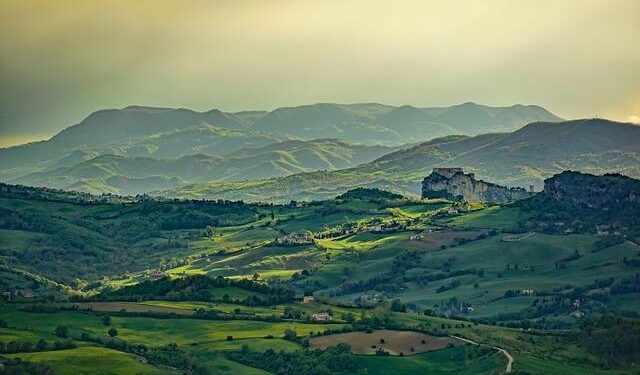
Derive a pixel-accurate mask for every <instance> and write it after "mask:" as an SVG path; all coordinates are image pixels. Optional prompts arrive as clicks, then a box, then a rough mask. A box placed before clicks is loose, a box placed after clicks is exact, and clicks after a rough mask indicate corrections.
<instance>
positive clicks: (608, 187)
mask: <svg viewBox="0 0 640 375" xmlns="http://www.w3.org/2000/svg"><path fill="white" fill-rule="evenodd" d="M543 194H544V196H545V197H546V198H547V199H553V200H555V201H557V202H561V203H564V204H572V205H582V206H585V207H588V208H596V209H603V210H610V209H615V210H620V209H625V208H627V207H631V206H634V207H637V208H638V209H639V210H640V180H636V179H634V178H631V177H627V176H623V175H621V174H605V175H604V176H594V175H591V174H588V173H580V172H573V171H564V172H562V173H560V174H557V175H555V176H553V177H551V178H548V179H546V180H545V181H544V191H543ZM638 214H639V215H640V212H639V213H638Z"/></svg>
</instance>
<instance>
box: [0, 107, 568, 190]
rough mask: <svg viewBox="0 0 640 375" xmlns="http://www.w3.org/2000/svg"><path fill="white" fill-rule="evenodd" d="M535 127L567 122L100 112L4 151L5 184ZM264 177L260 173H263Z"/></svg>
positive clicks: (413, 112) (366, 114) (521, 112)
mask: <svg viewBox="0 0 640 375" xmlns="http://www.w3.org/2000/svg"><path fill="white" fill-rule="evenodd" d="M479 113H481V114H482V119H480V118H479V117H478V115H479ZM535 120H538V121H541V120H542V121H556V120H559V118H558V117H556V116H554V115H553V114H551V113H549V112H548V111H546V110H544V109H542V108H539V107H535V106H521V105H516V106H512V107H500V108H498V107H487V106H480V105H476V104H473V103H467V104H463V105H460V106H453V107H448V108H431V109H428V108H427V109H420V108H414V107H408V106H402V107H393V106H387V105H381V104H348V105H342V104H314V105H308V106H300V107H294V108H278V109H276V110H274V111H271V112H264V111H243V112H236V113H225V112H221V111H219V110H217V109H214V110H210V111H206V112H195V111H192V110H188V109H173V108H154V107H142V106H130V107H126V108H123V109H107V110H100V111H97V112H94V113H92V114H91V115H89V116H88V117H87V118H85V119H84V120H82V121H81V122H80V123H78V124H76V125H73V126H70V127H69V128H67V129H65V130H63V131H61V132H60V133H58V134H56V135H55V136H54V137H52V138H51V139H49V140H46V141H41V142H35V143H31V144H26V145H21V146H15V147H9V148H1V149H0V180H2V181H5V182H7V181H13V180H16V179H17V178H19V177H23V176H25V175H27V174H30V173H34V172H47V171H51V170H54V169H57V168H60V167H70V166H72V165H74V164H77V163H80V162H82V161H86V160H89V159H91V158H94V157H96V156H98V155H105V154H115V155H121V156H127V157H153V158H162V159H164V158H169V159H177V158H181V157H184V156H190V155H195V154H205V155H209V156H221V155H225V154H229V153H233V152H236V151H239V150H241V149H244V148H260V147H264V146H267V145H269V144H273V143H277V142H281V141H289V140H295V139H303V140H315V139H325V138H332V139H341V140H343V141H347V142H353V143H358V144H374V145H377V144H387V145H393V146H398V145H401V144H406V143H414V142H417V141H422V140H427V139H430V138H433V137H435V136H442V135H447V134H455V133H457V134H476V133H478V132H482V131H489V130H492V131H493V130H504V129H508V130H513V129H515V128H517V127H519V126H522V125H524V124H526V123H528V122H530V121H535ZM308 152H310V153H313V152H314V151H313V150H309V151H308ZM324 164H329V163H324ZM324 164H323V163H321V165H320V166H319V167H318V168H322V167H324ZM348 166H350V165H346V166H341V168H343V167H348ZM264 167H265V168H266V170H269V169H273V170H275V171H277V172H274V173H261V174H260V173H257V174H259V175H260V176H256V177H262V178H265V177H269V176H274V175H275V176H279V175H282V174H283V173H285V171H287V172H286V173H290V172H292V171H293V172H300V171H305V170H308V168H305V169H301V170H296V169H295V168H287V167H286V166H283V165H280V164H278V165H274V166H269V165H265V166H264ZM329 169H331V168H329ZM261 170H262V168H257V169H256V171H255V172H260V171H261ZM131 177H132V176H131ZM145 177H149V176H145ZM169 177H176V176H169ZM132 178H133V177H132ZM136 178H140V177H136ZM165 182H166V181H165ZM101 185H102V186H103V187H104V189H105V191H115V190H113V189H112V188H110V187H109V184H104V182H102V183H101V182H99V181H92V182H81V183H79V184H77V185H76V187H77V188H84V187H86V188H92V189H94V190H91V191H98V190H96V189H98V188H99V187H100V186H101ZM138 185H139V183H138ZM56 186H58V185H56ZM67 186H69V185H67Z"/></svg>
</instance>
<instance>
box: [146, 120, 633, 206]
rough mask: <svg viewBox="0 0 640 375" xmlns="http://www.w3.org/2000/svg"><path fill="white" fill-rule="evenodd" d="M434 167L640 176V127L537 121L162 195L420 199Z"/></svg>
mask: <svg viewBox="0 0 640 375" xmlns="http://www.w3.org/2000/svg"><path fill="white" fill-rule="evenodd" d="M434 167H463V168H464V169H465V171H468V172H474V173H475V174H476V176H477V177H478V178H481V179H485V180H487V181H492V182H496V183H499V184H502V185H507V186H528V185H534V186H535V187H536V188H538V189H540V188H542V185H543V180H544V178H546V177H549V176H551V175H553V174H555V173H559V172H561V171H563V170H567V169H572V170H579V171H583V172H588V173H593V174H603V173H610V172H619V173H622V174H625V175H628V176H632V177H640V126H637V125H633V124H627V123H619V122H614V121H608V120H601V119H588V120H573V121H565V122H559V123H549V122H534V123H531V124H528V125H526V126H524V127H523V128H521V129H519V130H517V131H515V132H511V133H494V134H491V133H490V134H482V135H477V136H475V137H469V136H448V137H441V138H437V139H434V140H431V141H428V142H424V143H420V144H418V145H416V146H413V147H410V148H407V149H401V150H398V151H395V152H392V153H389V154H387V155H384V156H382V157H380V158H378V159H376V160H374V161H371V162H369V163H365V164H362V165H359V166H357V167H354V168H349V169H343V170H337V171H316V172H307V173H300V174H295V175H291V176H287V177H281V178H272V179H266V180H257V181H248V182H242V183H226V182H212V183H208V184H190V185H187V186H184V187H181V188H179V189H168V190H163V191H158V192H157V193H159V194H162V195H166V196H181V197H194V198H201V197H208V198H213V197H224V198H228V199H245V200H260V198H261V197H270V199H273V200H276V201H287V200H291V199H305V200H310V199H321V198H326V197H332V196H335V195H338V194H341V193H343V192H345V191H347V190H349V189H352V188H354V187H361V186H367V187H377V188H383V189H386V190H390V191H394V192H397V193H402V194H405V195H410V196H419V194H420V181H421V180H422V179H423V178H424V177H425V176H426V175H427V174H429V173H430V172H431V169H432V168H434Z"/></svg>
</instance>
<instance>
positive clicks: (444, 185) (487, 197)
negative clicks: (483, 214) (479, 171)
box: [422, 168, 532, 203]
mask: <svg viewBox="0 0 640 375" xmlns="http://www.w3.org/2000/svg"><path fill="white" fill-rule="evenodd" d="M531 195H532V193H530V192H527V191H526V190H524V189H522V188H508V187H505V186H500V185H496V184H492V183H489V182H485V181H482V180H476V179H475V176H474V174H473V173H464V172H463V171H462V168H434V170H433V172H432V173H431V174H430V175H429V176H427V177H426V178H425V179H424V180H423V181H422V197H423V198H446V199H454V200H465V201H467V202H478V201H482V202H487V203H508V202H513V201H517V200H520V199H525V198H528V197H530V196H531Z"/></svg>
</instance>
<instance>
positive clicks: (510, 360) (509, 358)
mask: <svg viewBox="0 0 640 375" xmlns="http://www.w3.org/2000/svg"><path fill="white" fill-rule="evenodd" d="M450 337H453V338H454V339H458V340H460V341H464V342H468V343H469V344H472V345H478V346H489V345H485V344H480V343H477V342H475V341H471V340H469V339H465V338H464V337H459V336H453V335H451V336H450ZM490 347H491V348H492V349H495V350H497V351H499V352H500V353H502V354H503V355H504V356H505V357H507V367H506V368H505V370H504V372H511V369H512V368H513V357H512V356H511V354H509V352H508V351H506V350H504V349H502V348H498V347H497V346H490Z"/></svg>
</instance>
